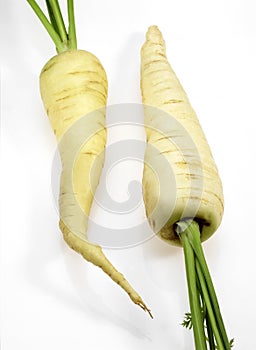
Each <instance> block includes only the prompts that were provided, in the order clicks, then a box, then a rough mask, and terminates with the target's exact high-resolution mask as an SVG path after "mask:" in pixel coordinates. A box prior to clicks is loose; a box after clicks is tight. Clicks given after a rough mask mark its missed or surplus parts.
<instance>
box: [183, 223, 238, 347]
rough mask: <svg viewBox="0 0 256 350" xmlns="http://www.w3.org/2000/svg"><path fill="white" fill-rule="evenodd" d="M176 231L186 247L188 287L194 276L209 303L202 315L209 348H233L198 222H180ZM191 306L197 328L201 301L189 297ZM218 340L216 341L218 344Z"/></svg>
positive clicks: (201, 295)
mask: <svg viewBox="0 0 256 350" xmlns="http://www.w3.org/2000/svg"><path fill="white" fill-rule="evenodd" d="M176 232H177V234H178V235H179V237H180V241H181V243H182V245H183V248H184V254H185V264H186V274H187V281H188V290H190V289H191V280H196V281H197V283H196V288H197V293H198V295H200V297H201V300H202V305H204V306H205V307H206V310H205V312H204V314H203V316H202V318H203V321H202V324H203V325H204V323H206V330H207V335H208V337H207V335H206V333H205V331H204V337H205V341H206V340H207V341H208V342H209V346H210V350H214V349H218V350H230V349H231V346H232V344H233V340H232V341H231V342H229V341H228V337H227V333H226V330H225V327H224V323H223V319H222V316H221V312H220V308H219V304H218V300H217V296H216V293H215V290H214V286H213V283H212V279H211V276H210V272H209V269H208V267H207V263H206V260H205V257H204V252H203V248H202V245H201V240H200V230H199V225H198V224H197V223H196V222H195V221H193V220H184V221H180V222H178V223H177V227H176ZM188 252H189V255H188ZM192 253H193V254H192ZM188 264H189V265H191V266H192V267H190V268H189V267H188V266H187V265H188ZM194 293H195V291H194ZM190 294H191V292H189V298H190V299H191V296H190ZM190 308H191V319H192V325H193V328H194V323H193V319H195V318H197V317H198V314H199V313H201V314H202V311H201V306H200V303H199V304H197V305H195V304H194V305H193V307H192V304H191V301H190ZM186 318H187V314H186ZM183 324H184V323H183ZM203 327H204V326H203ZM196 337H198V334H197V335H196V333H195V332H194V338H195V345H196V350H202V349H205V348H202V347H201V346H198V339H196ZM215 343H216V344H217V347H216V345H215Z"/></svg>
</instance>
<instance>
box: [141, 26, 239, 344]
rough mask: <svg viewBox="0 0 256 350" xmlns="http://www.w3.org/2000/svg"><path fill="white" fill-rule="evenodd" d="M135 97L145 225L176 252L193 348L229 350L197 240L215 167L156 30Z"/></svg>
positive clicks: (210, 206) (208, 221)
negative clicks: (143, 139)
mask: <svg viewBox="0 0 256 350" xmlns="http://www.w3.org/2000/svg"><path fill="white" fill-rule="evenodd" d="M141 92H142V100H143V103H144V111H145V128H146V134H147V148H146V153H145V165H144V173H143V197H144V202H145V207H146V214H147V217H148V221H149V223H150V225H151V227H152V229H153V230H154V232H155V233H156V234H158V236H159V237H160V238H161V239H163V240H164V241H166V242H168V243H171V244H174V245H179V246H182V247H183V248H184V255H185V264H186V272H187V283H188V292H189V300H190V308H191V313H187V314H186V318H185V320H184V322H183V325H184V326H186V327H188V328H191V327H192V326H193V331H194V339H195V346H196V349H197V350H206V349H207V341H209V346H210V349H217V348H218V349H230V348H231V346H232V343H233V340H231V341H230V342H229V341H228V338H227V334H226V330H225V327H224V323H223V320H222V316H221V313H220V309H219V304H218V301H217V297H216V293H215V290H214V287H213V283H212V280H211V276H210V273H209V270H208V267H207V264H206V261H205V258H204V253H203V249H202V246H201V241H203V240H205V239H207V238H208V237H209V236H211V235H212V234H213V233H214V232H215V231H216V229H217V228H218V226H219V225H220V222H221V219H222V215H223V192H222V185H221V180H220V178H219V175H218V171H217V167H216V165H215V162H214V160H213V157H212V154H211V151H210V147H209V145H208V143H207V141H206V137H205V135H204V133H203V131H202V129H201V126H200V124H199V121H198V118H197V116H196V114H195V112H194V110H193V108H192V107H191V105H190V103H189V101H188V98H187V95H186V93H185V91H184V90H183V88H182V86H181V84H180V82H179V80H178V78H177V77H176V75H175V73H174V71H173V69H172V68H171V66H170V64H169V62H168V60H167V57H166V51H165V42H164V40H163V37H162V34H161V32H160V31H159V29H158V28H157V27H156V26H152V27H150V28H149V29H148V32H147V35H146V42H145V43H144V45H143V47H142V50H141Z"/></svg>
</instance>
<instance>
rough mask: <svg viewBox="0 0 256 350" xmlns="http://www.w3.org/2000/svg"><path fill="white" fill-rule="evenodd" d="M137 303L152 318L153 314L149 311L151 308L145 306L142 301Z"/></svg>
mask: <svg viewBox="0 0 256 350" xmlns="http://www.w3.org/2000/svg"><path fill="white" fill-rule="evenodd" d="M138 305H139V306H140V307H141V308H142V309H143V310H144V311H145V312H147V313H148V314H149V316H150V317H151V318H152V319H153V318H154V317H153V315H152V313H151V310H150V309H148V308H147V306H146V305H145V304H144V303H143V301H142V302H139V303H138Z"/></svg>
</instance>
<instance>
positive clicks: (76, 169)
mask: <svg viewBox="0 0 256 350" xmlns="http://www.w3.org/2000/svg"><path fill="white" fill-rule="evenodd" d="M107 90H108V84H107V77H106V74H105V71H104V69H103V67H102V65H101V63H100V61H99V60H98V59H97V58H96V57H95V56H94V55H92V54H91V53H89V52H87V51H82V50H70V51H65V52H62V53H60V54H58V55H56V56H55V57H53V58H52V59H51V60H50V61H49V62H48V63H47V64H46V65H45V67H44V68H43V70H42V73H41V75H40V91H41V97H42V100H43V103H44V106H45V109H46V111H47V114H48V116H49V119H50V122H51V125H52V128H53V130H54V133H55V135H56V138H57V140H58V141H59V149H60V153H61V160H62V167H63V169H62V175H61V182H60V198H59V208H60V229H61V231H62V233H63V237H64V239H65V241H66V242H67V244H68V245H69V246H70V247H71V248H72V249H74V250H75V251H76V252H78V253H79V254H81V255H82V256H83V257H84V258H85V259H86V260H87V261H89V262H91V263H93V264H94V265H96V266H98V267H100V268H101V269H102V270H103V271H104V272H105V273H107V274H108V275H109V276H110V277H111V278H112V279H113V280H114V281H115V282H116V283H117V284H119V285H120V286H121V287H122V288H123V289H124V290H125V291H126V292H127V293H128V295H129V296H130V298H131V299H132V301H133V302H134V303H135V304H138V305H139V306H140V307H142V308H143V309H144V310H147V311H148V312H149V310H148V309H147V307H146V305H145V304H144V302H143V301H142V299H141V298H140V296H139V295H138V293H137V292H136V291H135V290H134V289H133V288H132V287H131V285H130V284H129V283H128V282H127V280H126V279H125V278H124V276H123V275H122V274H121V273H120V272H119V271H117V270H116V269H115V268H114V266H113V265H112V264H111V263H110V261H109V260H108V259H107V258H106V257H105V255H104V253H103V251H102V249H101V247H100V246H99V245H96V244H93V243H90V242H89V241H88V240H87V225H88V217H89V214H90V209H91V205H92V202H93V196H94V193H95V190H96V187H97V185H98V182H99V179H100V174H101V169H102V166H103V162H104V150H105V145H106V128H105V106H106V101H107ZM80 139H81V140H82V141H83V143H82V144H80V141H79V140H80ZM77 140H78V141H77ZM74 156H75V157H74Z"/></svg>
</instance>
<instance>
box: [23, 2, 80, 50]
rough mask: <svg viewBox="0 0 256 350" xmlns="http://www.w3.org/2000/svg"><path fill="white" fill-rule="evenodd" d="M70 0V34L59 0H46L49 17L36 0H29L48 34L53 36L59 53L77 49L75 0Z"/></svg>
mask: <svg viewBox="0 0 256 350" xmlns="http://www.w3.org/2000/svg"><path fill="white" fill-rule="evenodd" d="M67 1H68V20H69V29H68V34H67V30H66V27H65V23H64V20H63V16H62V13H61V9H60V5H59V1H58V0H46V5H47V10H48V14H49V18H50V21H49V19H48V18H47V17H46V16H45V14H44V12H43V11H42V10H41V8H40V7H39V5H38V4H37V2H36V0H27V2H28V3H29V4H30V6H31V7H32V9H33V11H34V12H35V14H36V15H37V17H38V18H39V20H40V21H41V23H42V24H43V26H44V27H45V29H46V30H47V32H48V34H49V35H50V37H51V38H52V40H53V42H54V44H55V46H56V50H57V52H58V53H61V52H64V51H67V50H76V49H77V42H76V27H75V16H74V1H73V0H67Z"/></svg>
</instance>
